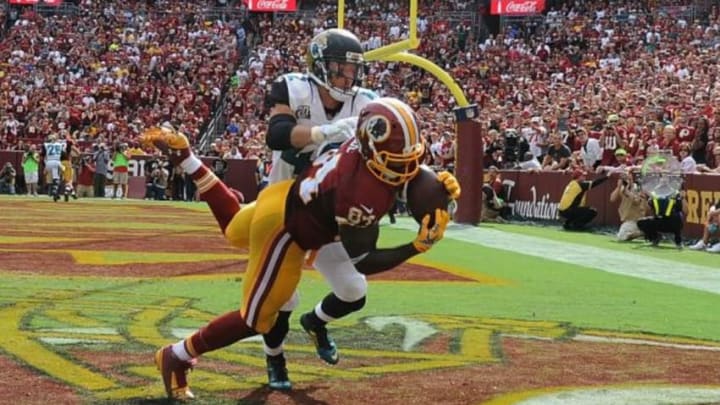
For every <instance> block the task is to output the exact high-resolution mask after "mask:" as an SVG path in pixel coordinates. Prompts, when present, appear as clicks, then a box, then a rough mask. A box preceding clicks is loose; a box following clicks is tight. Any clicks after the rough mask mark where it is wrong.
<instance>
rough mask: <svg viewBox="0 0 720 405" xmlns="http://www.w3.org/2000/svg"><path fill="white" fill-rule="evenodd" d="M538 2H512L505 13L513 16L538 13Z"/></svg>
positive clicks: (528, 0) (532, 0) (530, 0)
mask: <svg viewBox="0 0 720 405" xmlns="http://www.w3.org/2000/svg"><path fill="white" fill-rule="evenodd" d="M536 7H537V2H536V1H534V0H527V1H522V2H521V1H512V0H511V1H510V2H509V3H508V4H507V6H505V11H506V12H508V13H513V14H529V13H536V12H537V11H538V10H537V8H536Z"/></svg>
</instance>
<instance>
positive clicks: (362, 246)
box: [340, 224, 420, 275]
mask: <svg viewBox="0 0 720 405" xmlns="http://www.w3.org/2000/svg"><path fill="white" fill-rule="evenodd" d="M379 234H380V228H379V226H378V224H375V225H372V226H370V227H366V228H358V227H354V226H349V225H341V226H340V241H341V242H342V244H343V246H344V247H345V250H346V251H347V252H348V255H349V256H350V258H351V259H352V261H353V263H354V264H355V268H356V269H357V270H358V271H359V272H360V273H363V274H367V275H370V274H376V273H381V272H383V271H387V270H391V269H393V268H395V267H397V266H399V265H400V264H402V263H404V262H405V261H407V260H408V259H410V258H411V257H413V256H415V255H417V254H418V253H420V251H418V250H417V249H416V248H415V246H413V244H412V243H407V244H404V245H401V246H397V247H394V248H385V249H378V248H377V240H378V236H379Z"/></svg>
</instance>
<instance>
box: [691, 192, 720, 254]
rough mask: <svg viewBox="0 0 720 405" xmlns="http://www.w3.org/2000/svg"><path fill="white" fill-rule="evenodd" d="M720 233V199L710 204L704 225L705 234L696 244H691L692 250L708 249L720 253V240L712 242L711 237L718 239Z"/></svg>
mask: <svg viewBox="0 0 720 405" xmlns="http://www.w3.org/2000/svg"><path fill="white" fill-rule="evenodd" d="M719 235H720V200H718V201H717V202H715V204H713V205H711V206H710V209H709V210H708V214H707V220H706V221H705V226H704V227H703V236H702V239H700V240H699V241H698V242H697V243H696V244H694V245H692V246H690V249H692V250H703V249H704V250H706V251H708V252H710V253H720V242H716V243H714V244H711V243H710V242H711V238H713V239H715V240H717V239H718V236H719Z"/></svg>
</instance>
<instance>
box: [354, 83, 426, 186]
mask: <svg viewBox="0 0 720 405" xmlns="http://www.w3.org/2000/svg"><path fill="white" fill-rule="evenodd" d="M356 136H357V140H358V142H359V144H360V152H361V154H362V156H363V157H364V158H365V161H366V165H367V168H368V169H369V170H370V173H372V174H373V175H375V177H377V178H378V179H380V180H381V181H383V182H385V183H387V184H390V185H393V186H398V185H401V184H404V183H406V182H408V181H410V180H412V178H413V177H415V175H417V173H418V170H419V167H420V162H421V160H422V158H423V156H424V153H425V145H424V142H423V139H422V137H421V136H420V127H419V126H418V122H417V117H416V116H415V112H414V111H413V110H412V108H410V106H408V105H407V104H405V103H403V102H402V101H400V100H397V99H394V98H389V97H383V98H379V99H376V100H373V101H371V102H370V103H368V104H367V105H365V107H364V108H363V109H362V111H360V115H359V118H358V125H357V132H356Z"/></svg>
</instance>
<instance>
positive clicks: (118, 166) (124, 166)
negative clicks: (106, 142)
mask: <svg viewBox="0 0 720 405" xmlns="http://www.w3.org/2000/svg"><path fill="white" fill-rule="evenodd" d="M112 162H113V193H112V198H115V197H117V190H118V187H119V188H120V199H121V200H122V199H125V197H127V192H128V164H129V163H130V154H129V153H128V144H126V143H120V142H116V143H115V145H114V147H113V155H112Z"/></svg>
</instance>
